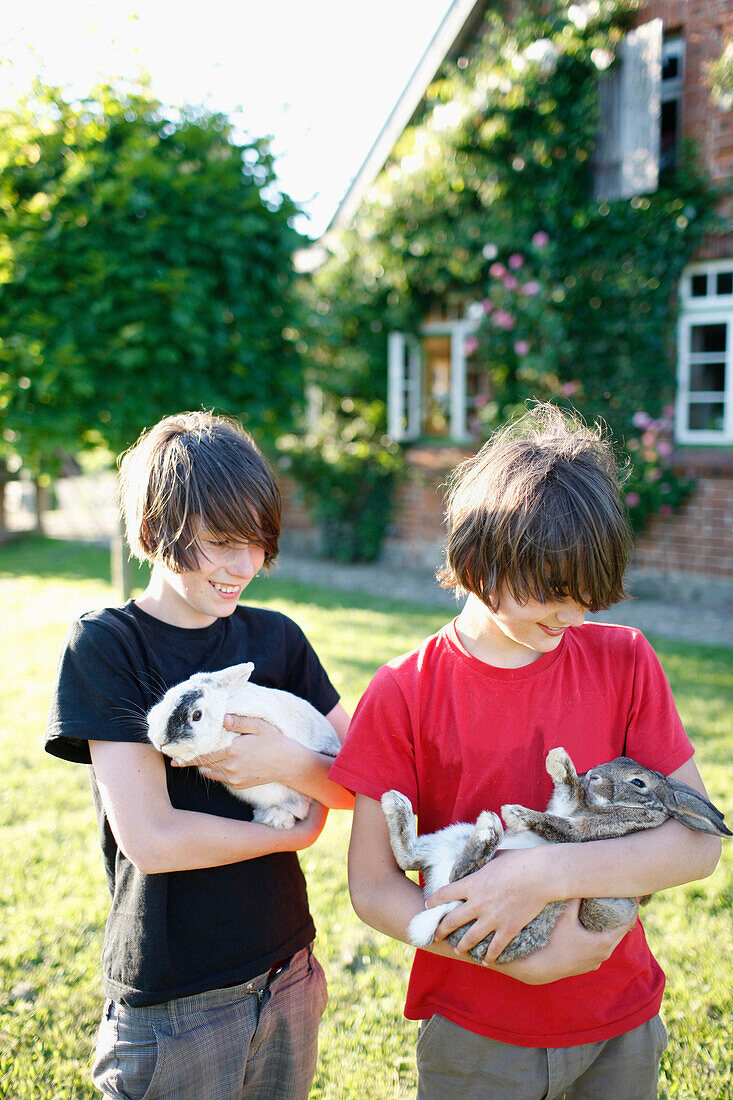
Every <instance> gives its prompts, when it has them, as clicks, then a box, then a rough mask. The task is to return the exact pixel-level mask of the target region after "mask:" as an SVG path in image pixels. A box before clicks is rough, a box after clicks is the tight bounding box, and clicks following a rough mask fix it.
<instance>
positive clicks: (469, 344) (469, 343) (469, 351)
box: [463, 336, 478, 355]
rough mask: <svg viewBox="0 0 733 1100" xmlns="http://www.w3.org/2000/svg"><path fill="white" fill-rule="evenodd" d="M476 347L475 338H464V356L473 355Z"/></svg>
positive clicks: (476, 341)
mask: <svg viewBox="0 0 733 1100" xmlns="http://www.w3.org/2000/svg"><path fill="white" fill-rule="evenodd" d="M477 347H478V340H477V339H476V337H475V336H467V337H466V342H465V343H464V345H463V350H464V352H465V353H466V355H473V353H474V352H475V350H476V348H477Z"/></svg>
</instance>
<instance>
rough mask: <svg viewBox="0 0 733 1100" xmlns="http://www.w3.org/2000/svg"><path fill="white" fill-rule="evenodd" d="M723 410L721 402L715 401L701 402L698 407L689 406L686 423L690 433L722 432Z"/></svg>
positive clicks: (694, 405) (695, 405) (696, 405)
mask: <svg viewBox="0 0 733 1100" xmlns="http://www.w3.org/2000/svg"><path fill="white" fill-rule="evenodd" d="M724 409H725V406H724V405H723V404H722V402H720V403H719V402H717V401H701V402H700V404H699V405H698V404H693V405H690V415H689V421H688V426H689V429H690V431H692V432H722V430H723V412H724Z"/></svg>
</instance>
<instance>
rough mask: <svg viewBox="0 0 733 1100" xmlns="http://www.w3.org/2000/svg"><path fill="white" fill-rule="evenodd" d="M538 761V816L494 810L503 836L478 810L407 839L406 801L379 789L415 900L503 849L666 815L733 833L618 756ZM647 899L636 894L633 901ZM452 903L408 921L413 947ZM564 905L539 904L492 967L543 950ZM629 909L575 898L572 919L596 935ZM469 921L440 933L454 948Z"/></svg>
mask: <svg viewBox="0 0 733 1100" xmlns="http://www.w3.org/2000/svg"><path fill="white" fill-rule="evenodd" d="M545 765H546V768H547V772H548V774H549V775H550V778H551V779H552V781H553V784H554V791H553V794H552V797H551V798H550V801H549V803H548V806H547V810H545V811H544V812H543V811H539V810H529V809H527V808H526V807H525V806H518V805H507V806H502V808H501V812H502V815H503V817H504V821H505V822H506V825H507V830H506V831H504V829H503V828H502V824H501V819H500V818H499V817H498V815H497V814H495V813H491V812H489V811H484V812H483V813H482V814H480V815H479V818H478V820H477V821H476V824H475V825H470V824H466V823H463V822H459V823H457V824H454V825H449V826H448V827H447V828H445V829H440V830H439V831H438V832H436V833H430V834H428V835H424V836H416V835H415V826H416V821H415V815H414V814H413V812H412V807H411V805H410V802H409V800H408V799H407V798H406V797H405V796H404V795H403V794H400V792H399V791H387V792H386V794H384V795H383V796H382V809H383V810H384V814H385V817H386V819H387V825H388V827H389V839H390V843H391V845H392V851H393V853H394V857H395V859H396V860H397V863H398V864H399V866H400V867H401V868H402V869H403V870H405V871H421V872H422V874H423V876H424V893H425V897H428V896H429V895H430V894H432V893H434V891H435V890H437V889H439V888H440V887H441V886H445V885H447V883H449V882H456V881H457V880H458V879H461V878H464V877H465V876H466V875H469V874H471V872H473V871H477V870H479V868H481V867H483V866H484V865H485V864H486V863H488V861H489V860H490V859H491V858H492V856H493V855H494V853H495V852H497V851H502V850H506V849H510V848H515V849H516V848H532V847H535V846H537V845H541V844H558V843H568V842H577V841H585V840H601V839H604V838H608V837H619V836H624V835H625V834H626V833H635V832H638V831H639V830H640V829H653V828H655V827H656V826H657V825H661V824H662V822H663V821H666V819H667V818H669V817H674V818H677V820H678V821H681V822H682V824H683V825H686V826H687V827H688V828H690V829H699V830H700V831H702V832H706V833H715V834H716V835H718V836H731V835H733V834H731V832H730V831H729V829H727V828H726V826H725V824H724V821H723V815H722V814H721V813H720V811H719V810H717V809H716V808H715V806H713V805H712V803H711V802H708V800H707V799H706V798H703V797H702V795H700V794H698V792H697V791H695V790H693V788H692V787H689V786H688V785H687V784H686V783H680V782H679V781H678V780H675V779H669V778H668V777H667V776H665V775H662V774H661V772H656V771H652V770H651V769H649V768H643V767H642V766H641V765H640V764H637V763H636V761H634V760H630V759H629V758H628V757H627V756H620V757H618V758H617V759H616V760H611V761H610V762H609V763H608V764H601V765H599V766H598V767H596V768H592V769H591V770H590V771H587V772H585V774H584V775H581V776H578V774H577V772H576V770H575V767H574V766H573V762H572V760H571V759H570V757H569V756H568V754H567V752H566V751H565V749H563V748H556V749H552V750H551V751H550V752H549V753H548V754H547V759H546V762H545ZM648 900H649V898H648V897H646V898H642V899H641V902H642V904H644V903H646V902H647V901H648ZM459 904H460V902H448V903H446V904H445V905H437V906H435V907H434V908H432V909H426V910H424V911H423V912H421V913H418V914H417V915H416V916H415V917H414V918H413V919H412V921H411V922H410V926H409V930H408V934H409V937H410V942H411V943H413V944H414V945H415V946H416V947H426V946H427V945H428V944H429V943H432V941H433V937H434V935H435V930H436V929H437V927H438V924H439V923H440V920H441V918H442V917H443V916H444V915H445V914H446V913H447V912H450V910H451V909H454V908H455V907H456V906H457V905H459ZM564 907H565V902H564V901H554V902H550V903H549V904H548V905H546V906H545V908H544V909H543V910H542V912H541V913H539V914H538V915H537V916H536V917H535V918H534V919H533V920H531V921H530V922H529V924H527V925H526V926H525V927H524V928H523V929H522V930H521V932H519V933H518V934H517V935H516V936H515V937H514V939H513V940H512V941H511V942H510V943H509V944H508V945H507V946H506V947H505V948H504V950H503V951H502V952H501V954H500V955H499V958H498V962H510V961H511V960H512V959H522V958H525V957H526V956H527V955H531V954H532V952H533V951H537V950H539V949H540V948H541V947H544V946H545V944H546V943H547V940H548V937H549V935H550V932H551V931H552V929H553V927H554V925H555V922H556V921H557V919H558V917H559V916H560V913H561V912H562V911H563V909H564ZM637 907H638V906H637V901H636V899H635V898H585V899H584V900H583V901H582V902H581V905H580V920H581V921H582V923H583V924H584V925H585V927H586V928H589V929H590V930H591V931H595V932H603V931H606V930H608V929H610V928H616V927H617V926H618V925H621V924H626V923H628V922H629V921H630V920H632V919H633V917H634V915H635V913H636V910H637ZM472 923H473V921H471V922H470V924H472ZM470 924H466V925H463V927H461V928H458V929H456V931H454V932H451V933H450V935H449V936H448V940H449V942H450V943H451V944H453V946H454V947H455V946H456V945H457V944H458V942H459V940H460V939H461V937H462V936H463V934H464V932H465V931H466V928H468V927H469V926H470ZM492 938H493V932H492V933H491V934H490V935H488V936H486V938H485V939H483V940H481V942H480V943H478V944H476V946H475V947H472V948H471V950H470V952H469V954H470V955H471V957H472V958H474V959H476V960H477V961H480V960H481V959H483V957H484V955H485V953H486V949H487V947H488V945H489V944H490V942H491V940H492Z"/></svg>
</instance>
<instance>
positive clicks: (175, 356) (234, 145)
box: [0, 86, 301, 474]
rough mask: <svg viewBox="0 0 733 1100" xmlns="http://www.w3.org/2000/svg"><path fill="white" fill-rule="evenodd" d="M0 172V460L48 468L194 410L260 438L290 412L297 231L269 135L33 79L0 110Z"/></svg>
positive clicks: (294, 395)
mask: <svg viewBox="0 0 733 1100" xmlns="http://www.w3.org/2000/svg"><path fill="white" fill-rule="evenodd" d="M0 168H1V172H0V425H1V426H2V442H1V443H0V446H2V447H3V448H4V450H5V453H6V454H7V453H8V452H11V453H14V454H15V457H16V461H17V459H18V457H19V458H20V459H22V461H23V463H24V464H25V465H26V466H27V467H28V468H29V469H30V470H31V471H32V472H33V473H34V474H38V473H40V472H45V473H46V474H48V473H53V472H55V469H56V468H57V466H58V463H59V458H60V455H61V454H62V453H63V452H64V451H66V452H68V451H78V450H79V449H83V448H85V447H89V446H95V445H99V444H104V445H106V446H107V447H109V448H110V449H111V450H113V451H118V450H120V449H122V448H123V447H125V446H126V445H128V444H129V443H130V442H131V441H132V440H133V439H134V438H135V437H136V436H137V434H138V433H139V431H140V430H141V428H142V427H143V426H144V425H147V424H150V423H152V422H155V421H156V420H157V419H158V418H160V417H161V416H162V415H165V414H167V413H171V412H174V411H177V410H180V409H181V408H198V407H201V406H202V405H204V406H210V407H218V408H220V409H223V410H225V411H228V412H231V413H235V414H238V415H241V416H243V417H244V419H245V421H246V422H247V424H248V425H251V426H252V427H253V429H254V430H255V431H256V432H257V433H258V435H260V436H262V435H264V436H265V437H267V436H268V435H269V436H271V437H272V436H274V435H275V434H276V431H277V430H278V428H281V427H282V424H283V422H284V423H286V424H287V423H289V420H290V417H291V414H292V410H293V404H294V402H296V401H297V400H298V399H299V396H300V391H301V384H300V363H299V359H298V357H297V354H296V352H295V349H294V346H293V343H292V341H291V340H289V339H288V338H287V334H288V326H289V325H292V321H293V316H294V311H295V309H296V306H295V294H294V289H293V273H292V268H291V257H292V252H293V250H294V248H295V247H296V246H297V245H298V244H299V241H300V238H299V237H298V235H297V233H296V232H295V231H294V230H293V229H292V228H291V224H290V222H291V219H292V216H293V215H294V214H295V213H296V209H295V207H294V206H293V204H292V203H291V202H290V200H289V199H288V198H286V197H282V196H279V195H277V193H276V191H275V188H274V186H273V184H274V178H275V177H274V169H273V161H272V157H271V155H270V153H269V151H268V146H267V143H266V142H264V141H252V142H248V143H239V142H238V141H236V140H235V138H234V136H233V134H232V129H231V126H230V125H229V123H228V122H227V120H226V119H225V118H224V117H222V116H220V115H217V114H211V113H207V112H204V111H202V110H187V111H185V112H182V113H173V112H166V111H164V110H163V108H162V107H161V105H160V104H159V103H158V102H156V101H155V100H154V99H153V98H151V97H150V96H149V94H148V92H147V90H146V88H145V87H144V86H143V87H136V88H132V89H129V88H128V89H122V88H114V87H109V86H105V87H100V88H97V89H95V90H94V91H93V93H92V94H91V95H90V96H89V97H88V98H87V99H84V100H83V101H78V102H75V101H70V100H69V99H68V98H65V97H64V95H63V93H62V92H61V91H60V90H58V89H50V88H43V87H40V86H39V87H37V88H36V89H35V92H34V93H33V95H32V96H31V97H28V98H27V99H26V100H25V101H24V102H22V103H20V104H19V105H18V106H17V108H15V109H14V110H12V111H5V112H3V113H2V114H0Z"/></svg>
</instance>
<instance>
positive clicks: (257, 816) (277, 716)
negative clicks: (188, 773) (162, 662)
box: [148, 661, 341, 829]
mask: <svg viewBox="0 0 733 1100" xmlns="http://www.w3.org/2000/svg"><path fill="white" fill-rule="evenodd" d="M253 671H254V665H253V664H252V662H251V661H248V662H247V663H246V664H241V665H232V666H231V667H230V668H224V669H222V670H221V671H220V672H198V673H196V675H194V676H191V677H190V678H189V679H188V680H185V681H184V682H183V683H182V684H177V685H176V686H175V687H172V688H170V689H169V690H168V691H167V692H166V693H165V695H164V696H163V698H162V699H161V700H160V702H158V703H156V704H155V706H154V707H152V708H151V709H150V711H149V712H148V737H149V739H150V741H151V742H152V743H153V745H155V747H156V749H158V750H159V751H160V752H163V753H165V754H166V755H167V756H170V757H172V759H173V760H176V761H178V762H179V763H188V762H189V761H191V760H194V759H195V758H196V757H197V756H203V755H204V754H205V753H209V752H215V751H217V750H218V749H225V748H227V747H228V746H229V745H231V744H232V742H233V741H234V740H235V738H236V737H238V736H239V734H237V733H233V732H232V731H231V730H227V729H225V728H224V716H225V715H226V714H239V715H244V716H246V717H248V718H264V719H266V720H267V721H268V722H271V723H272V724H273V725H274V726H277V728H278V729H279V730H280V731H281V733H283V734H284V735H285V736H286V737H290V738H291V739H292V740H293V741H297V742H299V743H300V744H301V745H305V746H306V748H309V749H312V750H313V751H314V752H322V753H325V754H326V755H327V756H336V755H337V754H338V751H339V749H340V748H341V742H340V741H339V739H338V736H337V734H336V731H335V730H334V728H333V726H332V725H331V723H330V722H329V721H328V719H327V718H324V716H323V715H322V714H321V713H320V712H319V711H317V710H316V709H315V707H313V706H311V704H310V703H309V702H308V701H307V700H306V699H301V698H300V697H299V696H297V695H291V694H290V692H289V691H279V690H278V689H277V688H266V687H261V686H260V685H259V684H252V683H250V682H249V678H250V676H251V675H252V673H253ZM225 786H227V787H228V789H229V790H230V791H231V792H232V794H234V795H236V797H237V798H240V799H241V800H242V801H243V802H249V803H250V804H251V805H253V806H255V807H256V808H255V812H254V814H253V817H254V820H255V821H260V822H262V823H263V824H264V825H271V826H272V827H273V828H275V829H292V827H293V825H294V824H295V822H296V820H299V819H302V818H304V817H306V816H307V814H308V809H309V807H310V799H309V798H308V797H306V795H304V794H301V793H300V791H294V790H293V789H292V788H290V787H286V786H285V785H284V784H282V783H262V784H260V785H259V786H256V787H245V788H244V789H239V788H238V787H230V786H229V785H228V784H225Z"/></svg>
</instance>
